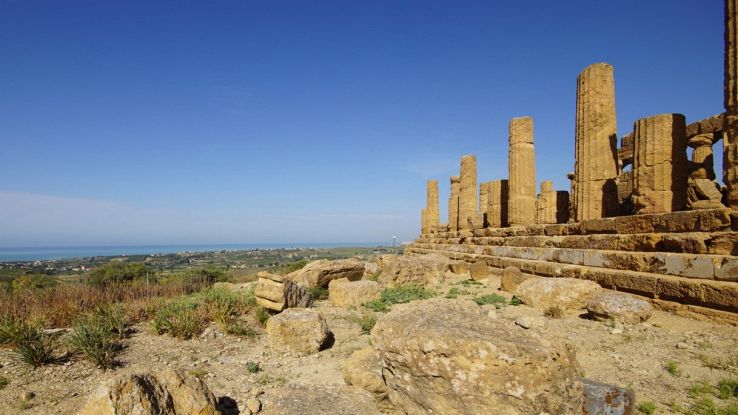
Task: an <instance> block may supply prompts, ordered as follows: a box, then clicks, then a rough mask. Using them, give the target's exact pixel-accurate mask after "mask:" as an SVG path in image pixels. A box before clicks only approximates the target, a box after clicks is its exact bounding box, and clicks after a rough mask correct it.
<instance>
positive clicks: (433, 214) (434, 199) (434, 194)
mask: <svg viewBox="0 0 738 415" xmlns="http://www.w3.org/2000/svg"><path fill="white" fill-rule="evenodd" d="M426 193H427V195H426V198H427V201H426V207H425V217H426V221H425V224H426V231H428V232H435V231H436V230H437V228H438V225H440V221H441V219H440V208H439V206H438V180H428V184H427V189H426Z"/></svg>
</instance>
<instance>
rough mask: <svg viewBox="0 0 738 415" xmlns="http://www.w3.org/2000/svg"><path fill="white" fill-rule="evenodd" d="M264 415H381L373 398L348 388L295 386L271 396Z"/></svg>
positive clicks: (267, 398)
mask: <svg viewBox="0 0 738 415" xmlns="http://www.w3.org/2000/svg"><path fill="white" fill-rule="evenodd" d="M263 407H264V410H263V412H262V414H264V415H324V414H331V415H380V413H379V411H377V409H376V408H375V407H374V402H373V400H372V396H371V395H370V394H369V393H368V392H365V391H362V390H360V389H355V388H346V387H329V386H303V385H299V386H298V385H294V386H287V387H284V388H281V389H278V390H276V391H274V392H272V393H270V394H269V395H268V396H267V397H266V398H265V401H264V405H263Z"/></svg>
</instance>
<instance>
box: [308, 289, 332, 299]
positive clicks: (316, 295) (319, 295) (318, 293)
mask: <svg viewBox="0 0 738 415" xmlns="http://www.w3.org/2000/svg"><path fill="white" fill-rule="evenodd" d="M310 297H311V298H312V299H313V300H327V299H328V290H327V289H325V288H323V287H313V288H311V289H310Z"/></svg>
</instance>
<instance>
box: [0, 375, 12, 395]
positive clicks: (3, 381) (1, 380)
mask: <svg viewBox="0 0 738 415" xmlns="http://www.w3.org/2000/svg"><path fill="white" fill-rule="evenodd" d="M9 383H10V381H9V380H8V378H6V377H5V376H0V391H1V390H3V389H5V387H6V386H8V384H9Z"/></svg>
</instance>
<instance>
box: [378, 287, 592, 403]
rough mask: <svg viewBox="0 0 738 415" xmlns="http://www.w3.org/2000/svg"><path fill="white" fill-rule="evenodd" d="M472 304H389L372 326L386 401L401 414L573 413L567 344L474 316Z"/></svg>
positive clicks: (575, 393) (578, 398)
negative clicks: (386, 310)
mask: <svg viewBox="0 0 738 415" xmlns="http://www.w3.org/2000/svg"><path fill="white" fill-rule="evenodd" d="M480 316H481V315H480V309H479V307H478V306H476V304H474V303H473V302H471V301H457V300H440V299H438V300H429V301H419V302H414V303H410V304H404V305H400V306H395V307H393V309H392V311H391V312H390V313H388V314H387V315H386V316H384V317H383V318H382V319H380V321H379V322H378V323H377V325H376V326H375V328H374V329H373V330H372V336H373V337H372V339H373V344H374V347H375V349H376V350H377V352H378V353H379V358H380V361H381V362H382V365H383V372H382V373H383V377H384V379H385V382H386V385H387V388H388V393H389V396H390V400H391V401H392V403H393V404H394V405H395V406H396V407H397V408H398V409H400V410H402V411H404V412H405V413H407V414H428V413H434V414H449V415H452V414H484V413H489V414H503V415H512V414H540V413H550V414H572V415H573V414H577V415H579V414H580V413H581V410H582V402H583V395H582V386H581V384H580V383H579V382H577V367H576V361H575V358H574V356H573V352H572V351H571V349H569V348H567V347H566V346H564V345H563V344H561V343H558V342H555V341H552V340H551V339H541V338H539V337H537V336H535V335H533V334H531V332H527V331H524V330H519V329H516V328H515V327H514V326H511V325H510V324H509V323H508V322H505V321H500V320H495V319H490V318H480Z"/></svg>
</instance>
